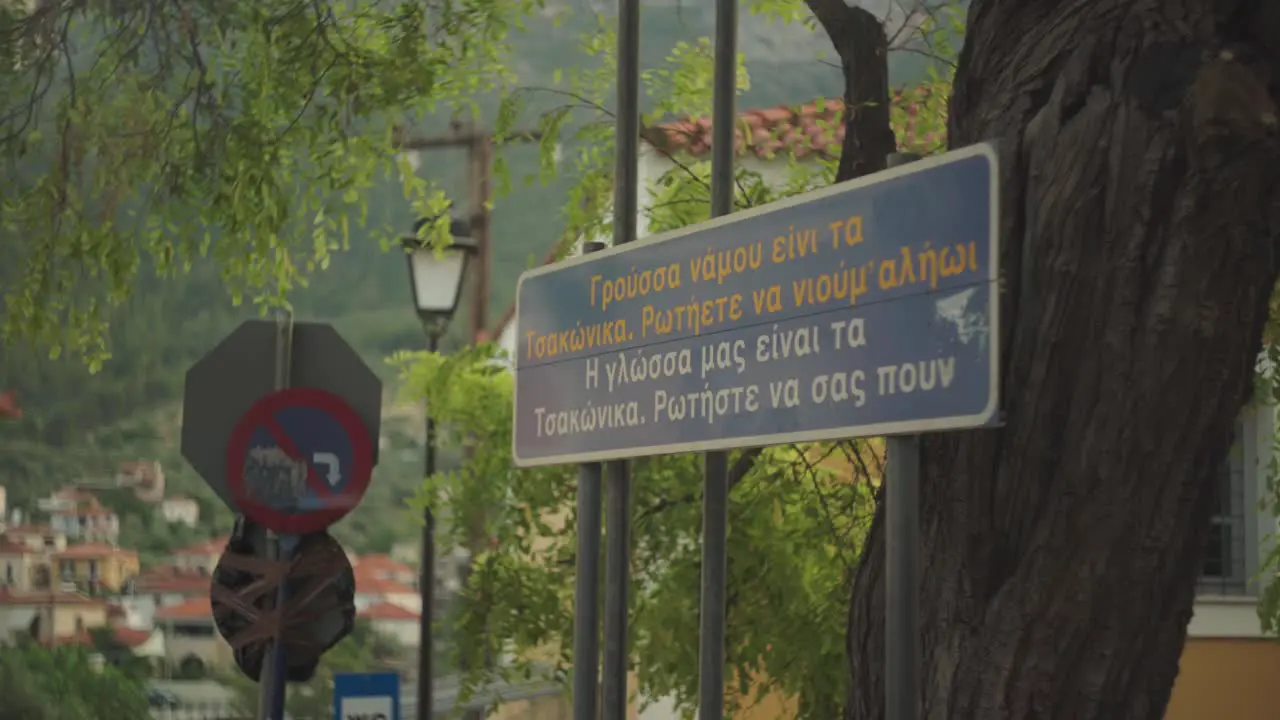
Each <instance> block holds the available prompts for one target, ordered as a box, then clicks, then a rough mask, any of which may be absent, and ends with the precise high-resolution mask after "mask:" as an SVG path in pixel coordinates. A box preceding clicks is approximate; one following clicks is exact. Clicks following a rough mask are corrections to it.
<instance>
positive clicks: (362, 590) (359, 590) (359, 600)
mask: <svg viewBox="0 0 1280 720" xmlns="http://www.w3.org/2000/svg"><path fill="white" fill-rule="evenodd" d="M381 603H389V604H391V605H395V606H397V607H401V608H404V609H405V610H409V611H411V612H414V613H420V612H422V597H421V596H419V595H418V590H417V589H416V588H415V587H413V586H412V585H409V584H407V583H402V582H397V581H395V580H382V579H379V578H376V577H371V576H368V575H360V574H357V575H356V594H355V606H356V612H363V611H364V610H365V609H366V608H369V607H371V606H374V605H378V604H381Z"/></svg>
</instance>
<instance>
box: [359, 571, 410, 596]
mask: <svg viewBox="0 0 1280 720" xmlns="http://www.w3.org/2000/svg"><path fill="white" fill-rule="evenodd" d="M356 592H357V593H359V594H361V595H381V596H386V595H415V594H417V592H418V591H417V590H415V589H413V588H412V587H410V586H408V585H406V584H404V583H402V582H397V581H395V580H386V579H383V578H379V577H372V576H369V575H365V576H363V577H362V576H360V575H356Z"/></svg>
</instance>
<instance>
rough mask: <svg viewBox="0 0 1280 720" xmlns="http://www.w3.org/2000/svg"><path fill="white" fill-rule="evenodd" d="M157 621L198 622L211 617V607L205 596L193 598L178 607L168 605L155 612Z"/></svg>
mask: <svg viewBox="0 0 1280 720" xmlns="http://www.w3.org/2000/svg"><path fill="white" fill-rule="evenodd" d="M155 617H156V619H157V620H200V619H204V618H212V617H213V605H212V604H211V603H210V601H209V598H208V597H207V596H201V597H193V598H191V599H190V600H187V601H186V602H183V603H180V604H178V605H169V606H166V607H162V608H160V609H159V610H157V611H156V615H155Z"/></svg>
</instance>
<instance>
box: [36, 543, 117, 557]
mask: <svg viewBox="0 0 1280 720" xmlns="http://www.w3.org/2000/svg"><path fill="white" fill-rule="evenodd" d="M117 555H120V556H125V557H137V556H138V553H137V552H135V551H133V550H127V549H125V548H121V547H115V546H113V545H106V544H103V543H83V544H81V545H71V546H69V547H68V548H67V549H66V550H63V551H62V552H60V553H56V554H55V555H54V557H58V558H62V559H76V558H99V557H107V556H117Z"/></svg>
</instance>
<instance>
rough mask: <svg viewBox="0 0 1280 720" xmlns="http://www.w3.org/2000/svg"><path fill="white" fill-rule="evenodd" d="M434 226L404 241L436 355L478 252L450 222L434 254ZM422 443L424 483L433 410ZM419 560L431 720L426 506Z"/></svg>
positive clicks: (430, 524) (422, 719) (421, 645)
mask: <svg viewBox="0 0 1280 720" xmlns="http://www.w3.org/2000/svg"><path fill="white" fill-rule="evenodd" d="M433 221H434V220H430V219H429V220H419V221H418V222H417V223H416V224H415V225H414V228H413V230H414V233H413V235H410V236H406V237H404V238H403V239H402V242H403V244H404V248H405V257H406V258H407V259H408V261H409V287H410V288H412V289H413V307H414V310H416V311H417V313H418V318H419V319H420V320H421V321H422V329H423V330H424V331H426V334H427V349H428V350H430V351H431V352H436V351H437V350H438V349H439V346H440V336H441V335H443V334H444V331H445V329H446V328H448V326H449V320H450V319H452V318H453V313H454V311H455V310H457V309H458V299H459V298H460V297H461V295H462V283H463V280H465V279H466V276H467V261H468V260H469V259H470V258H471V256H472V255H473V254H475V252H476V245H475V243H473V242H472V241H471V229H470V226H469V224H468V223H467V222H466V221H465V220H459V219H457V218H454V219H452V220H451V222H450V224H449V230H450V232H451V233H452V234H453V244H452V245H450V246H449V247H447V248H444V249H443V250H440V251H437V250H436V249H434V248H432V247H431V246H430V243H429V242H427V241H424V240H422V239H421V238H419V237H418V231H419V230H420V229H421V228H422V226H423V225H425V224H427V223H428V222H433ZM426 426H427V432H426V442H425V444H424V445H425V447H424V450H423V457H422V460H423V471H424V472H425V474H426V475H425V476H426V477H430V476H431V475H434V474H435V471H436V428H435V421H434V420H432V418H431V409H430V407H428V408H427V409H426ZM422 520H423V528H422V557H421V560H420V562H419V565H420V568H419V579H418V594H419V596H420V597H421V598H422V618H421V621H420V622H419V629H418V718H419V720H430V718H431V717H432V703H431V700H432V698H431V692H432V685H433V679H432V670H431V664H432V643H431V624H432V622H433V620H434V619H435V577H436V536H435V531H436V522H435V517H434V515H433V514H432V512H431V505H430V501H428V504H427V506H426V507H425V508H424V509H423V511H422Z"/></svg>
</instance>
